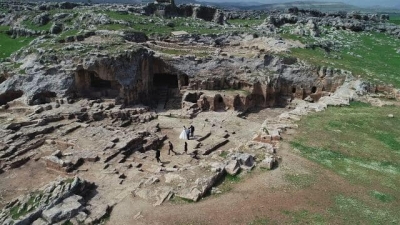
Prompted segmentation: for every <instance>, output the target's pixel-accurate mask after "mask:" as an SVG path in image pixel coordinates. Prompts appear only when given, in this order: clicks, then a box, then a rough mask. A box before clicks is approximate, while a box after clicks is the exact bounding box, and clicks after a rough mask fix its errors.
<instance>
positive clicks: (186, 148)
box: [184, 141, 188, 155]
mask: <svg viewBox="0 0 400 225" xmlns="http://www.w3.org/2000/svg"><path fill="white" fill-rule="evenodd" d="M184 151H185V154H186V155H187V151H188V145H187V142H186V141H185V148H184Z"/></svg>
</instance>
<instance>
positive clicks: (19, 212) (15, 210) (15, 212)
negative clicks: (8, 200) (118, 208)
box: [10, 192, 43, 220]
mask: <svg viewBox="0 0 400 225" xmlns="http://www.w3.org/2000/svg"><path fill="white" fill-rule="evenodd" d="M42 195H43V193H41V192H37V193H32V194H31V197H30V198H29V200H28V202H27V203H26V205H25V207H23V208H22V209H21V208H20V207H21V205H15V206H13V207H12V208H11V209H10V215H11V218H13V219H15V220H17V219H19V218H21V217H23V216H25V215H26V214H28V213H29V212H32V211H33V210H34V209H35V208H37V207H38V206H39V202H36V203H35V202H34V200H35V198H36V197H41V196H42ZM30 206H33V207H31V208H30V209H29V210H28V208H29V207H30Z"/></svg>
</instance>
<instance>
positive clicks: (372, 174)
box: [289, 103, 400, 224]
mask: <svg viewBox="0 0 400 225" xmlns="http://www.w3.org/2000/svg"><path fill="white" fill-rule="evenodd" d="M398 112H399V110H398V108H396V107H381V108H377V107H371V106H369V105H367V104H364V103H352V104H351V106H350V107H344V108H341V107H338V108H329V109H328V110H327V111H325V112H322V113H318V114H313V115H310V116H307V117H306V118H304V119H303V120H302V121H300V122H299V130H298V131H299V133H298V134H297V135H296V137H297V138H295V139H294V140H293V141H292V142H291V145H292V146H293V148H295V149H297V150H298V151H299V152H300V154H301V155H302V156H304V157H306V158H308V159H309V160H312V161H314V162H317V163H318V164H320V165H322V166H323V167H325V168H327V169H329V170H332V171H333V172H335V173H337V174H338V175H340V176H342V177H344V178H345V179H346V180H347V181H348V182H349V183H350V184H351V185H354V186H362V187H366V189H367V190H366V191H365V193H357V194H354V196H353V195H349V194H340V193H339V194H336V195H335V196H332V198H333V202H334V205H332V206H331V207H330V208H329V209H327V210H326V213H325V214H324V215H322V218H321V217H320V216H318V217H316V218H315V220H314V219H312V220H311V221H312V223H314V222H315V223H319V222H321V221H322V222H323V221H338V222H339V223H341V224H399V223H400V214H399V213H398V209H399V207H400V203H399V199H400V189H399V187H400V130H399V129H398V127H400V114H399V113H398ZM388 114H394V118H390V117H388ZM289 178H290V179H291V180H293V179H294V181H296V180H297V178H293V177H289ZM298 217H299V216H298V215H297V216H296V218H298ZM300 221H303V222H304V220H301V219H300ZM306 221H309V218H307V219H306ZM318 221H319V222H318Z"/></svg>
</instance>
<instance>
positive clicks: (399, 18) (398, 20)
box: [389, 14, 400, 25]
mask: <svg viewBox="0 0 400 225" xmlns="http://www.w3.org/2000/svg"><path fill="white" fill-rule="evenodd" d="M389 22H391V23H394V24H397V25H400V15H399V14H395V15H390V18H389Z"/></svg>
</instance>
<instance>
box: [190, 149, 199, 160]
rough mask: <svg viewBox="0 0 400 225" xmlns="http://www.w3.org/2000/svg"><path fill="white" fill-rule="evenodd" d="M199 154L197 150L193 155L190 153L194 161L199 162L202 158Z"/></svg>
mask: <svg viewBox="0 0 400 225" xmlns="http://www.w3.org/2000/svg"><path fill="white" fill-rule="evenodd" d="M198 154H199V152H198V151H197V150H194V151H193V152H192V153H190V155H191V157H192V158H193V159H197V160H199V159H200V158H199V157H198Z"/></svg>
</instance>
